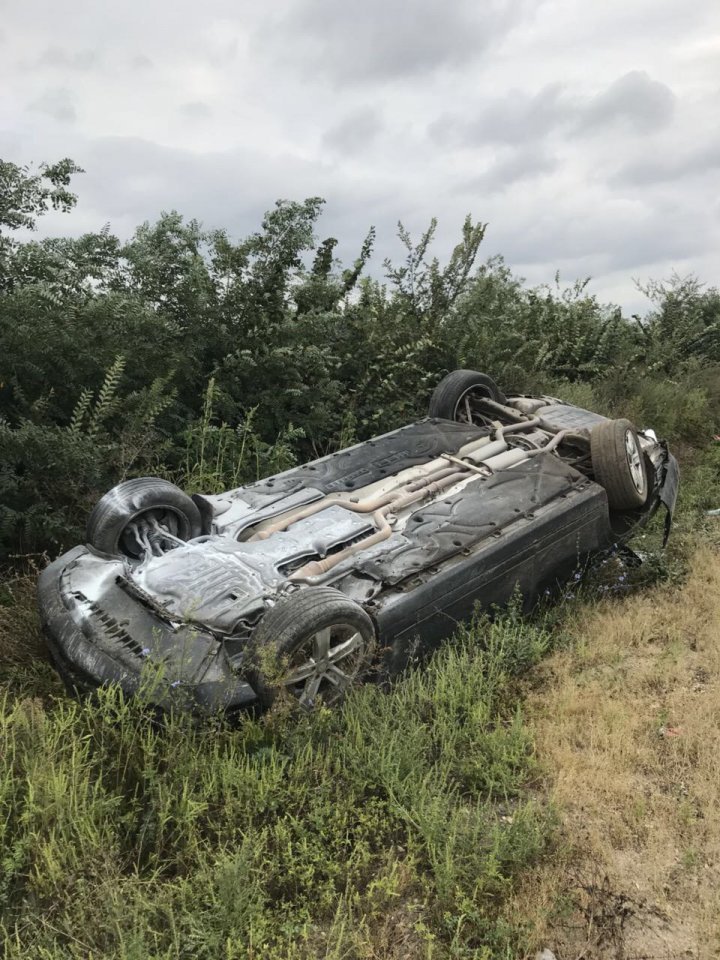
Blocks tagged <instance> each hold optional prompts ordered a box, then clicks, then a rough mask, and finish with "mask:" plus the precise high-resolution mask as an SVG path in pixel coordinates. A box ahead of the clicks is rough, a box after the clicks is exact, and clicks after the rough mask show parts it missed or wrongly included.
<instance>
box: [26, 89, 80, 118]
mask: <svg viewBox="0 0 720 960" xmlns="http://www.w3.org/2000/svg"><path fill="white" fill-rule="evenodd" d="M28 109H29V110H35V111H38V112H39V113H45V114H47V116H49V117H52V118H53V120H57V121H58V122H59V123H74V122H75V119H76V117H77V111H76V110H75V104H74V102H73V98H72V95H71V94H70V92H69V91H68V90H66V89H65V88H64V87H59V88H58V89H56V90H47V91H46V92H45V93H44V94H43V95H42V96H41V97H38V99H37V100H33V101H32V103H30V104H28Z"/></svg>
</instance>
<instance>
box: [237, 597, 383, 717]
mask: <svg viewBox="0 0 720 960" xmlns="http://www.w3.org/2000/svg"><path fill="white" fill-rule="evenodd" d="M253 641H254V642H253V646H254V656H253V663H252V666H251V668H250V669H249V670H248V671H247V675H248V680H249V681H250V683H251V685H252V687H253V688H254V690H255V693H256V694H257V696H258V699H259V700H260V702H261V703H262V704H263V705H264V706H270V705H271V704H272V703H273V702H274V700H275V699H276V698H277V696H278V694H280V693H281V692H282V691H285V692H287V693H288V694H290V695H291V696H292V697H294V698H295V699H296V700H297V701H298V703H299V704H300V706H302V707H304V708H305V709H307V710H311V709H312V708H313V707H315V706H317V705H318V704H319V703H320V702H323V703H325V704H327V705H331V704H335V703H338V702H339V701H340V700H342V698H343V697H344V696H345V694H346V693H347V691H348V690H349V689H350V688H351V687H352V686H353V685H355V684H356V683H358V682H359V681H360V679H361V677H362V676H363V674H364V673H365V671H366V670H367V668H368V666H369V665H370V662H371V660H372V656H373V653H374V651H375V628H374V626H373V622H372V620H371V619H370V617H369V616H368V615H367V613H366V612H365V611H364V610H363V608H362V607H361V606H360V605H359V604H358V603H355V601H354V600H350V599H349V598H348V597H346V596H345V595H344V594H343V593H341V592H340V591H339V590H336V589H334V588H333V587H308V588H306V589H301V590H298V591H297V592H296V593H294V594H291V595H290V596H288V597H283V598H282V599H280V600H278V601H277V603H275V605H274V606H272V607H271V608H270V609H269V610H268V611H267V613H266V614H265V616H264V617H263V619H262V620H261V621H260V625H259V626H258V628H257V630H256V631H255V634H254V637H253Z"/></svg>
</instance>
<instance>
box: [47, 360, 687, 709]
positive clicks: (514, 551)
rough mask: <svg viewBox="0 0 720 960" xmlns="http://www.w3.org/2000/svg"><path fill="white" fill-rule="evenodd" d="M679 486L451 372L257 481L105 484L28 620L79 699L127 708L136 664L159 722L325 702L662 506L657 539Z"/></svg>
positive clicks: (555, 575)
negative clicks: (388, 423) (389, 413)
mask: <svg viewBox="0 0 720 960" xmlns="http://www.w3.org/2000/svg"><path fill="white" fill-rule="evenodd" d="M677 486H678V469H677V463H676V461H675V459H674V457H673V456H672V455H671V454H670V453H669V451H668V449H667V445H666V444H665V443H664V442H662V441H659V440H658V439H657V438H656V436H655V434H654V433H653V432H652V430H645V431H640V432H639V431H637V430H636V429H635V428H634V427H633V426H632V424H631V423H630V422H629V421H627V420H622V419H621V420H610V419H607V418H605V417H602V416H599V415H598V414H595V413H591V412H590V411H587V410H583V409H580V408H578V407H575V406H572V405H569V404H566V403H563V402H562V401H561V400H558V399H555V398H554V397H548V396H538V397H529V396H507V397H506V396H505V395H504V394H503V393H502V392H501V391H500V389H499V388H498V386H497V385H496V384H495V383H494V381H493V380H492V379H491V378H490V377H488V376H486V375H484V374H481V373H476V372H474V371H470V370H457V371H455V372H454V373H451V374H449V375H448V376H447V377H445V379H444V380H442V381H441V382H440V383H439V384H438V386H437V388H436V390H435V392H434V394H433V396H432V399H431V402H430V409H429V417H427V418H425V419H423V420H420V421H418V422H416V423H412V424H410V425H408V426H405V427H402V428H401V429H399V430H395V431H393V432H391V433H387V434H385V435H384V436H380V437H377V438H375V439H372V440H367V441H365V442H364V443H360V444H357V445H356V446H353V447H350V448H348V449H346V450H341V451H339V452H338V453H334V454H331V455H330V456H327V457H323V458H322V459H319V460H315V461H313V462H312V463H308V464H305V465H303V466H299V467H296V468H294V469H292V470H288V471H286V472H284V473H281V474H278V475H276V476H273V477H269V478H268V479H266V480H260V481H258V482H257V483H251V484H248V485H246V486H244V487H239V488H238V489H235V490H230V491H228V492H227V493H223V494H219V495H214V496H200V495H195V496H193V497H190V496H188V495H186V494H185V493H184V492H183V491H181V490H180V489H179V488H178V487H176V486H174V485H173V484H171V483H169V482H168V481H165V480H159V479H154V478H142V479H135V480H128V481H126V482H124V483H121V484H119V485H118V486H116V487H114V488H113V489H112V490H110V491H109V493H107V494H106V495H105V496H104V497H103V498H102V499H101V500H100V501H99V503H98V504H97V506H96V507H95V509H94V510H93V512H92V514H91V516H90V518H89V521H88V527H87V543H86V544H85V545H83V546H77V547H75V548H74V549H73V550H70V551H69V552H68V553H66V554H64V555H63V556H61V557H60V558H59V559H58V560H56V561H55V562H53V563H51V564H50V565H49V566H48V567H47V568H46V569H45V570H44V572H43V573H42V575H41V577H40V582H39V601H40V611H41V617H42V622H43V626H44V630H45V634H46V637H47V642H48V645H49V648H50V651H51V654H52V657H53V660H54V662H55V664H56V667H57V669H58V671H59V673H60V674H61V675H62V677H63V678H64V679H65V681H66V682H67V684H68V685H69V686H70V687H72V688H75V689H76V690H79V691H89V690H92V689H94V688H96V687H98V686H99V685H103V684H107V683H118V684H120V685H121V687H122V688H123V689H124V690H125V691H126V692H128V693H133V692H136V691H137V690H138V688H139V686H140V685H141V683H142V678H143V676H144V675H146V673H147V669H148V667H151V666H154V667H158V668H159V669H160V673H161V676H162V681H161V682H160V683H159V684H158V685H157V686H156V688H155V691H154V694H153V698H154V702H156V703H157V704H158V705H159V706H161V707H162V706H168V705H169V704H171V703H180V704H181V705H182V706H183V707H184V708H186V709H189V710H192V711H194V712H199V713H208V712H214V711H216V710H224V711H233V710H236V709H238V708H241V707H244V706H247V705H249V704H253V703H254V704H259V705H260V706H267V705H269V704H270V703H272V701H273V699H274V698H275V697H276V696H277V694H278V692H279V691H282V690H284V691H286V692H287V693H288V694H290V695H291V696H293V697H295V698H297V700H298V701H299V703H300V704H301V705H303V706H305V707H312V706H313V705H315V704H316V703H318V702H320V701H322V702H325V703H333V702H335V701H338V700H339V699H340V698H341V697H342V696H343V694H344V693H345V692H346V691H347V689H348V688H349V687H350V686H351V685H352V684H354V683H356V682H359V681H360V680H361V679H362V678H363V677H364V676H367V675H368V672H369V671H373V672H374V673H378V672H379V673H380V674H382V675H385V676H387V675H391V674H393V673H396V672H397V671H399V670H401V669H402V668H403V667H404V666H405V665H406V664H407V663H408V661H409V659H410V658H411V657H413V656H415V655H418V654H421V653H423V652H425V651H428V650H430V649H432V648H433V647H434V646H436V645H437V644H438V643H440V641H441V640H442V639H443V638H445V637H447V636H448V635H450V634H451V633H452V632H453V630H454V629H455V626H456V624H457V622H458V621H460V620H462V619H464V618H466V617H468V616H469V615H470V614H471V613H472V611H473V608H474V607H475V605H476V604H478V603H479V604H480V605H481V606H483V607H489V606H490V605H498V604H502V603H504V602H506V601H507V600H508V598H509V597H510V596H511V595H512V594H513V592H514V591H515V590H516V589H519V590H520V591H521V593H522V596H523V597H524V598H525V600H526V601H527V603H528V604H530V603H532V601H533V600H534V599H535V598H537V597H538V595H540V594H541V593H542V592H543V591H546V590H548V589H549V590H552V589H553V588H554V587H555V586H556V585H557V584H558V583H562V582H563V581H564V580H566V579H567V578H568V577H569V576H571V575H572V573H573V571H575V570H577V569H578V568H579V567H580V566H581V565H582V564H584V563H586V562H587V560H588V559H589V558H591V557H593V556H596V555H598V554H602V553H603V552H604V551H606V550H607V549H609V548H610V547H611V546H612V545H613V544H624V543H626V542H627V540H628V539H630V538H631V537H632V536H633V534H634V533H635V532H636V531H637V530H638V529H639V528H641V527H642V526H643V525H644V524H645V523H646V522H647V521H648V520H649V518H650V517H651V516H652V515H653V514H654V513H655V512H656V511H657V510H658V508H659V507H660V506H661V505H664V507H665V508H666V510H667V517H668V520H667V524H666V535H667V532H668V531H669V521H670V518H671V516H672V511H673V508H674V504H675V499H676V495H677Z"/></svg>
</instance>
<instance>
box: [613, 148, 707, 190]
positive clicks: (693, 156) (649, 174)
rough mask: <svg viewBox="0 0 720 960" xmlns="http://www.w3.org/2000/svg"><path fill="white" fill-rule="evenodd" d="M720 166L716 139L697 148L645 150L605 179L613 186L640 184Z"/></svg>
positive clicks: (646, 184)
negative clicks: (671, 151)
mask: <svg viewBox="0 0 720 960" xmlns="http://www.w3.org/2000/svg"><path fill="white" fill-rule="evenodd" d="M719 169H720V140H716V141H715V142H711V143H707V144H705V145H704V146H702V147H700V148H699V149H695V150H689V151H688V150H687V149H683V150H680V151H678V152H677V153H661V154H648V155H647V156H644V157H642V159H640V160H634V161H632V162H631V163H626V164H624V165H623V166H621V167H620V168H619V169H618V170H617V171H616V172H615V173H614V174H613V175H612V176H611V177H610V178H609V182H610V183H611V184H612V185H616V186H629V187H643V186H650V185H653V184H661V183H672V182H674V181H678V180H684V179H686V178H688V177H693V176H703V175H704V174H707V173H713V172H714V171H717V170H719Z"/></svg>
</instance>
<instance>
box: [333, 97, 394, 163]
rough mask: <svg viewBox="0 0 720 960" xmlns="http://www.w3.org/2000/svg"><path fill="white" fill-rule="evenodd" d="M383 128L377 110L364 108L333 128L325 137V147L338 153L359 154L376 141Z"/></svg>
mask: <svg viewBox="0 0 720 960" xmlns="http://www.w3.org/2000/svg"><path fill="white" fill-rule="evenodd" d="M383 126H384V124H383V121H382V118H381V117H380V114H379V113H378V111H377V110H375V109H373V108H372V107H363V108H362V109H360V110H356V111H355V112H354V113H351V114H349V115H348V116H346V117H344V118H343V119H342V120H340V122H339V123H336V124H334V125H333V126H331V127H330V128H329V129H328V130H327V131H326V132H325V134H324V136H323V146H325V147H327V148H329V149H330V150H335V151H337V152H338V153H343V154H348V153H357V152H358V151H361V150H363V149H364V148H365V147H367V146H369V145H370V144H371V143H372V142H373V140H375V139H376V137H377V136H378V134H379V133H380V132H381V131H382V129H383Z"/></svg>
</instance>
